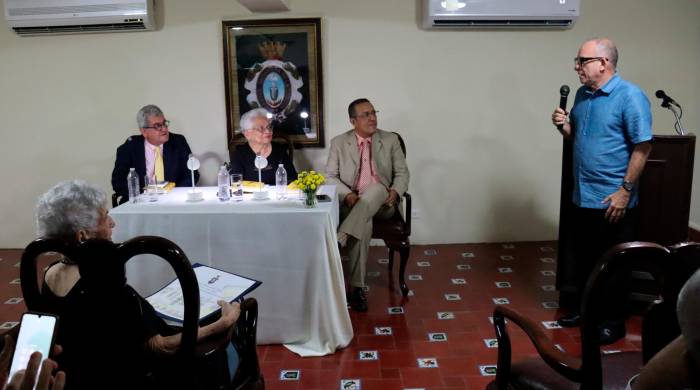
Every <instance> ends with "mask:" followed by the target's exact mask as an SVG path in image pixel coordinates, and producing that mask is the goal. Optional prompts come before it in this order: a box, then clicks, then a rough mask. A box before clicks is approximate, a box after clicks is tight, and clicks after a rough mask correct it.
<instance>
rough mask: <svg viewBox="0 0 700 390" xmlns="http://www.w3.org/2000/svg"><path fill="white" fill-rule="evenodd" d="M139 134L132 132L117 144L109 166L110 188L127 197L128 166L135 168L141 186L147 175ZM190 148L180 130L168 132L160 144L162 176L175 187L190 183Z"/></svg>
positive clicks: (197, 177) (185, 185)
mask: <svg viewBox="0 0 700 390" xmlns="http://www.w3.org/2000/svg"><path fill="white" fill-rule="evenodd" d="M143 143H144V139H143V136H142V135H133V136H131V137H129V138H127V139H126V142H124V143H123V144H122V145H121V146H119V147H118V148H117V158H116V160H115V161H114V170H112V188H113V189H114V192H116V193H117V194H119V195H121V196H122V197H123V199H128V197H129V190H128V186H127V184H126V176H127V175H128V174H129V168H136V172H137V173H138V175H139V182H140V183H141V187H142V188H143V184H144V183H143V182H144V180H143V177H144V176H146V149H145V146H144V144H143ZM190 153H192V151H191V150H190V146H189V145H188V144H187V140H186V139H185V137H184V136H182V135H180V134H175V133H170V138H169V139H168V142H166V143H164V144H163V168H164V170H165V180H166V181H171V182H173V183H175V185H176V186H177V187H187V186H191V185H192V179H191V176H190V170H189V169H187V159H188V158H189V156H190ZM194 180H195V184H196V182H197V181H198V180H199V172H198V171H195V173H194Z"/></svg>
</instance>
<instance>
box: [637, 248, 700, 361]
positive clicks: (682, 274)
mask: <svg viewBox="0 0 700 390" xmlns="http://www.w3.org/2000/svg"><path fill="white" fill-rule="evenodd" d="M668 249H669V250H670V251H671V257H670V259H669V262H668V267H667V270H666V275H665V276H666V278H665V281H664V285H663V288H662V291H661V297H662V299H663V300H662V302H660V303H659V304H657V305H654V306H653V307H652V308H651V309H650V310H649V311H648V312H647V313H646V315H645V317H644V318H645V322H644V323H643V324H642V326H643V328H642V334H653V335H654V337H646V338H643V339H642V352H643V354H644V355H643V358H644V362H645V363H646V362H647V361H648V360H649V359H651V358H652V357H653V356H654V355H655V354H656V353H657V352H658V351H660V350H661V349H662V348H663V347H665V346H666V345H668V343H670V342H671V341H673V339H675V338H676V337H678V336H679V335H680V334H681V329H680V326H679V324H678V318H677V317H676V306H677V304H678V293H679V292H680V290H681V288H683V285H685V283H686V282H687V281H688V278H690V277H691V276H692V275H693V274H694V273H695V271H697V270H698V269H700V243H697V242H682V243H679V244H676V245H672V246H669V247H668Z"/></svg>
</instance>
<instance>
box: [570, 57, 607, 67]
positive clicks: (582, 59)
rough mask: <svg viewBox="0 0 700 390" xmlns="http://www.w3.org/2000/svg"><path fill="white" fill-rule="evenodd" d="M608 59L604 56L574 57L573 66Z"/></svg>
mask: <svg viewBox="0 0 700 390" xmlns="http://www.w3.org/2000/svg"><path fill="white" fill-rule="evenodd" d="M607 60H608V59H607V58H605V57H574V66H576V65H578V66H584V65H586V64H587V63H589V62H593V61H600V62H603V61H607Z"/></svg>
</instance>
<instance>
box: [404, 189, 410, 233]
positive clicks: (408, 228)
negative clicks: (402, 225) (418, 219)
mask: <svg viewBox="0 0 700 390" xmlns="http://www.w3.org/2000/svg"><path fill="white" fill-rule="evenodd" d="M403 197H404V199H406V214H405V215H406V235H408V236H410V235H411V194H409V193H408V192H404V193H403Z"/></svg>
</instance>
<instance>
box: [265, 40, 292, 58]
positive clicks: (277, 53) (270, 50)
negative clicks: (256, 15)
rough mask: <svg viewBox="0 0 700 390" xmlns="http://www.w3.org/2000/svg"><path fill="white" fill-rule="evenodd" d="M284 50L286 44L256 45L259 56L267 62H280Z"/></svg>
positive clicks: (267, 43)
mask: <svg viewBox="0 0 700 390" xmlns="http://www.w3.org/2000/svg"><path fill="white" fill-rule="evenodd" d="M286 48H287V44H286V43H282V42H272V41H265V42H263V43H261V44H259V45H258V49H259V50H260V54H262V56H263V57H265V59H267V60H281V59H282V56H283V55H284V50H285V49H286Z"/></svg>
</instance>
